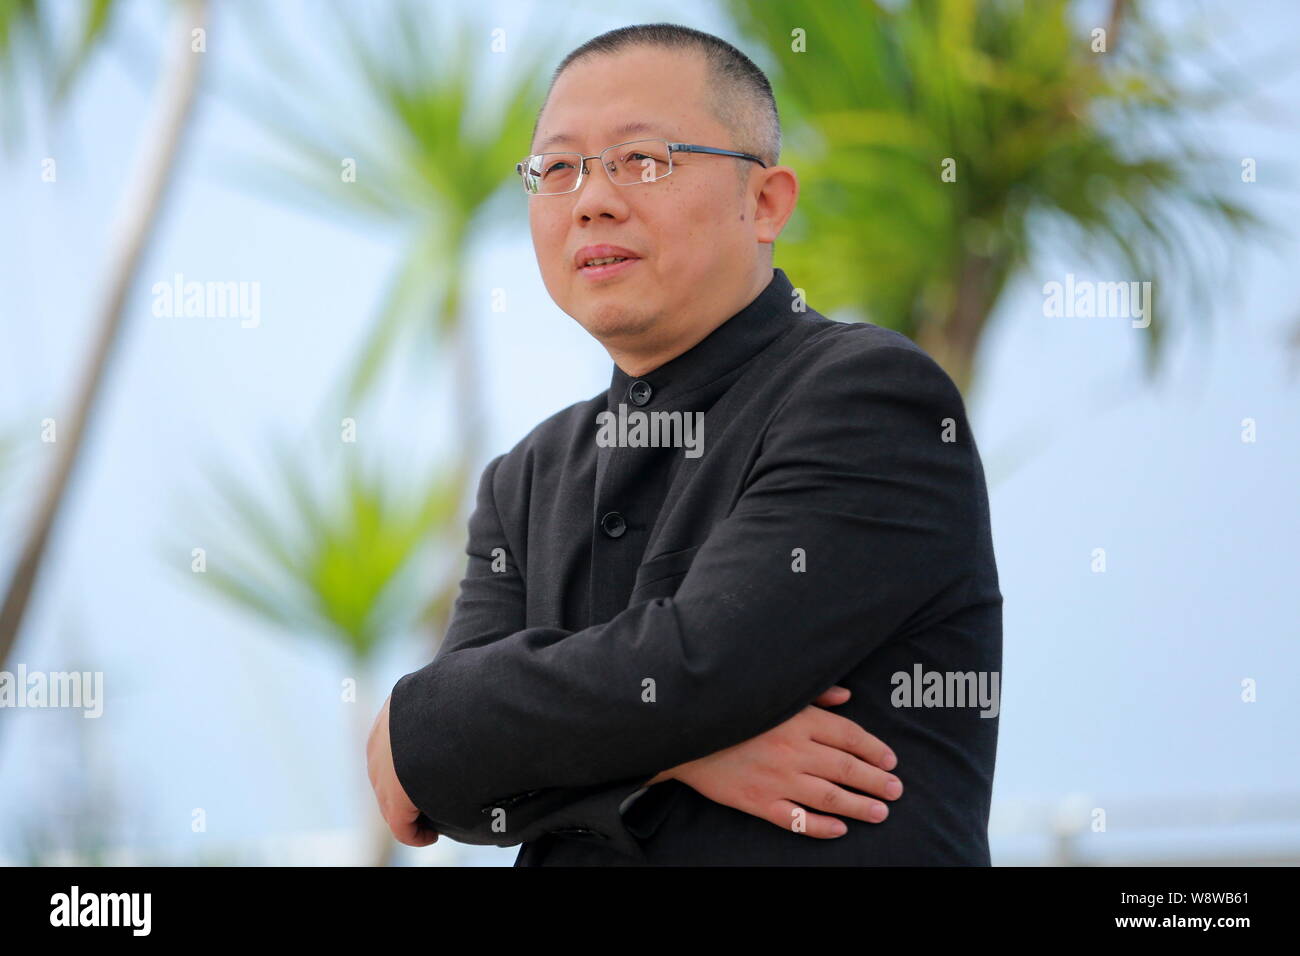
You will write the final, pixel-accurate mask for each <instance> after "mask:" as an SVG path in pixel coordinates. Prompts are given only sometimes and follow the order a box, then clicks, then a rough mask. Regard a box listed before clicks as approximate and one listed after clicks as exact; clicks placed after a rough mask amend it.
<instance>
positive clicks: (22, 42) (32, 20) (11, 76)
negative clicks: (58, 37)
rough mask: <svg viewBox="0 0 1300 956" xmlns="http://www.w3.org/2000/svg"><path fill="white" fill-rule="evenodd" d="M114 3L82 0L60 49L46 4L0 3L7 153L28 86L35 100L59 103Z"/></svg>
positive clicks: (0, 130) (0, 95) (0, 114)
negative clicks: (69, 41) (71, 34)
mask: <svg viewBox="0 0 1300 956" xmlns="http://www.w3.org/2000/svg"><path fill="white" fill-rule="evenodd" d="M119 6H120V4H118V3H116V2H115V0H88V2H86V3H84V4H81V5H79V6H78V7H77V10H76V15H79V17H80V19H79V20H78V21H77V22H76V23H75V25H74V29H75V31H76V32H75V41H74V43H73V46H72V47H71V49H62V48H60V47H59V45H58V44H57V43H56V41H55V39H54V36H55V33H56V27H55V24H54V22H53V20H54V18H53V16H52V13H51V9H50V4H48V3H42V2H40V0H0V142H3V144H4V145H5V147H6V148H7V149H12V148H13V146H14V144H15V143H16V142H17V140H18V138H19V135H20V134H21V132H22V125H23V124H22V109H23V96H24V91H25V90H26V89H27V84H28V83H34V84H35V88H36V91H37V93H38V94H39V97H40V99H42V100H46V101H48V102H49V103H50V104H51V105H54V106H58V105H60V104H62V103H63V102H64V101H65V100H66V99H67V97H68V95H69V93H70V92H71V91H72V88H73V85H74V83H75V82H76V80H77V78H78V77H79V76H80V75H81V73H82V71H83V69H84V68H85V66H86V64H87V63H88V62H89V61H90V58H91V56H92V55H93V54H94V52H95V50H96V49H97V48H98V46H99V45H100V41H102V40H103V38H104V37H105V36H106V35H107V33H108V29H109V26H110V24H111V22H112V18H113V15H114V13H115V12H116V10H117V8H118V7H119Z"/></svg>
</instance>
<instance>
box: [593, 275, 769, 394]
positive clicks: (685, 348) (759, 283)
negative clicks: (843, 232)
mask: <svg viewBox="0 0 1300 956" xmlns="http://www.w3.org/2000/svg"><path fill="white" fill-rule="evenodd" d="M773 274H774V273H773V269H772V267H771V266H770V265H764V266H760V267H759V268H758V269H756V270H755V272H754V274H753V276H752V278H751V279H750V281H749V283H748V285H747V286H746V287H745V289H744V291H742V292H741V293H740V294H738V295H737V296H735V297H733V298H732V300H731V301H730V302H729V304H727V305H726V306H724V307H723V309H722V311H721V312H719V313H716V314H714V315H713V316H711V317H709V318H708V319H706V320H703V321H697V322H692V323H690V324H689V325H687V327H686V328H684V329H679V330H676V332H675V334H673V333H672V332H669V337H668V338H667V339H663V338H659V337H656V338H655V339H653V340H650V339H649V337H648V336H642V337H641V338H640V340H639V341H636V342H627V343H617V344H616V343H612V342H606V343H604V345H605V351H607V352H608V353H609V357H610V358H611V359H613V360H614V364H615V365H617V366H618V367H619V368H621V369H622V370H623V371H624V372H626V373H627V374H628V375H631V376H632V377H633V378H639V377H640V376H642V375H646V374H649V373H650V372H653V371H654V370H655V369H657V368H659V367H660V366H661V365H667V364H668V363H669V362H671V361H672V360H673V359H675V358H677V356H679V355H683V354H685V353H686V352H689V351H690V350H691V349H693V348H694V347H695V346H696V345H698V344H699V343H700V342H702V341H704V339H706V338H707V337H708V336H709V334H710V333H711V332H713V330H714V329H716V328H717V327H718V326H720V325H722V323H724V322H726V321H727V320H728V319H730V318H731V317H732V316H733V315H735V314H736V313H737V312H739V311H740V310H741V309H743V308H744V307H745V306H747V305H749V303H751V302H753V301H754V300H755V299H757V298H758V295H759V293H760V292H762V291H763V290H764V289H766V288H767V284H768V283H769V282H771V281H772V276H773ZM651 334H653V333H651Z"/></svg>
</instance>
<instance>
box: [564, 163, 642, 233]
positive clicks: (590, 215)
mask: <svg viewBox="0 0 1300 956" xmlns="http://www.w3.org/2000/svg"><path fill="white" fill-rule="evenodd" d="M587 169H588V172H587V175H586V176H585V177H583V183H582V188H581V189H579V190H578V199H577V201H576V202H574V204H573V218H574V219H575V220H576V221H578V222H589V221H590V220H592V219H597V218H606V219H613V220H616V221H617V220H621V219H625V218H627V214H628V209H629V206H628V203H627V196H626V193H627V190H628V188H629V187H625V186H618V185H615V183H614V181H613V180H612V179H610V178H609V174H608V173H607V172H606V171H605V169H604V167H603V166H602V165H601V162H600V160H599V159H589V160H587Z"/></svg>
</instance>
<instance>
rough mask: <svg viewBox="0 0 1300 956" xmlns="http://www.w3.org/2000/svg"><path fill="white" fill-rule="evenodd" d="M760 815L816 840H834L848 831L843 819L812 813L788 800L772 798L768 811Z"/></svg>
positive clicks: (777, 824)
mask: <svg viewBox="0 0 1300 956" xmlns="http://www.w3.org/2000/svg"><path fill="white" fill-rule="evenodd" d="M760 816H761V817H762V818H763V819H764V820H766V821H768V822H769V823H772V824H775V825H776V826H778V827H780V828H781V829H782V830H789V831H790V832H791V833H798V834H799V835H800V836H810V837H812V838H813V839H816V840H834V839H835V838H836V837H842V836H844V834H845V833H846V832H847V831H848V828H847V827H846V826H845V824H844V821H843V820H838V819H836V818H835V817H826V816H822V815H821V814H820V813H813V812H811V811H810V810H808V809H807V808H806V807H801V806H799V805H798V804H797V803H793V802H792V801H790V800H774V801H773V802H772V805H771V807H770V808H769V810H768V812H766V813H763V814H760Z"/></svg>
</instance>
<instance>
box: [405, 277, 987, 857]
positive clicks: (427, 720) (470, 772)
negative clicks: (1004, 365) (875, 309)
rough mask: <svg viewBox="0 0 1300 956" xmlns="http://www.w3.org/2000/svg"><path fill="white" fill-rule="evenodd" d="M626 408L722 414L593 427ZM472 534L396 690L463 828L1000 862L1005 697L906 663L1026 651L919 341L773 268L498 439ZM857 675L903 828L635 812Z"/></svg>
mask: <svg viewBox="0 0 1300 956" xmlns="http://www.w3.org/2000/svg"><path fill="white" fill-rule="evenodd" d="M620 404H622V405H624V406H625V408H624V410H623V412H624V415H625V418H624V420H625V422H626V421H631V420H632V418H634V416H628V415H627V413H630V412H632V411H638V410H639V411H642V412H681V413H684V414H693V413H702V414H703V425H704V428H703V441H702V443H698V444H697V445H696V446H695V448H694V449H692V448H689V447H688V448H683V447H627V446H616V447H610V446H609V445H610V442H609V438H610V435H611V434H613V433H612V432H610V431H606V432H605V438H604V439H602V440H601V441H600V442H598V440H597V436H598V426H599V425H600V424H601V422H600V421H599V420H598V417H597V416H598V413H601V412H612V413H615V414H618V413H619V405H620ZM679 420H680V421H685V419H684V418H683V419H679ZM694 420H695V419H692V421H694ZM659 421H660V422H665V423H669V424H671V423H672V420H671V419H668V418H661V419H659ZM651 434H654V435H655V436H656V437H657V438H660V439H662V440H664V441H667V440H669V439H671V438H673V437H674V436H675V437H676V438H677V439H678V440H679V441H682V442H685V441H686V440H687V437H688V436H687V433H685V432H678V433H673V434H669V433H668V432H666V431H665V432H652V433H651ZM627 436H628V438H627V440H628V442H629V443H630V442H632V441H635V440H636V437H635V433H634V432H632V431H628V432H627ZM643 438H644V436H643ZM647 440H649V439H647ZM695 440H696V441H697V442H698V436H696V437H695ZM701 451H702V454H701V453H700V452H701ZM467 550H468V553H469V564H468V570H467V573H466V576H465V579H464V581H463V582H462V584H461V591H460V595H459V597H458V599H457V602H456V606H455V610H454V613H453V619H452V622H451V625H450V628H449V632H448V634H447V636H446V639H445V641H444V644H443V646H442V647H441V649H440V650H439V653H438V654H437V656H436V657H435V658H434V660H433V661H432V662H431V663H429V664H428V665H426V666H425V667H423V668H421V669H420V670H418V671H415V672H414V673H411V674H408V675H406V676H405V677H403V678H402V679H401V680H400V681H398V683H397V684H396V686H395V687H394V688H393V693H392V701H391V704H390V731H391V738H392V746H393V760H394V765H395V768H396V772H397V776H398V779H399V780H400V781H401V782H402V785H403V786H404V787H405V789H406V791H407V793H408V794H409V795H410V797H411V799H412V800H413V801H414V802H415V804H416V805H417V806H418V807H420V809H421V811H422V812H423V813H424V814H425V815H426V816H427V817H428V818H429V820H430V821H432V824H433V825H434V826H435V827H436V828H437V829H438V830H439V831H440V832H442V833H444V834H446V835H447V836H449V837H451V838H452V839H455V840H458V841H461V842H466V843H476V844H495V845H500V846H509V845H514V844H517V843H521V842H522V843H523V844H524V846H523V848H522V850H521V851H520V854H519V857H518V859H517V860H516V865H517V866H530V865H532V866H536V865H547V866H550V865H568V864H589V865H618V864H637V863H641V864H644V863H652V864H805V865H818V864H820V865H827V864H830V865H843V864H857V865H874V864H987V863H988V862H989V854H988V840H987V824H988V811H989V797H990V792H991V789H992V784H993V767H994V758H995V753H996V745H997V727H998V718H997V716H996V710H993V709H992V708H981V706H980V705H978V704H976V703H975V702H974V701H970V700H968V701H966V702H965V705H959V706H954V701H953V700H952V699H949V700H948V701H947V703H948V705H949V706H944V707H936V706H916V704H918V703H920V702H921V698H920V690H919V689H917V691H916V697H915V698H913V696H912V695H911V693H910V692H909V693H908V694H906V695H904V694H902V692H901V691H900V688H899V684H900V678H899V677H897V676H896V675H898V674H906V675H908V677H909V679H910V678H912V677H913V676H918V675H925V674H927V673H928V672H938V673H939V674H940V675H953V674H957V675H967V676H968V677H979V676H980V675H983V677H984V678H986V679H987V678H988V676H989V675H991V674H996V673H997V672H998V671H999V670H1000V667H1001V654H1002V595H1001V593H1000V592H999V589H998V578H997V569H996V565H995V563H994V555H993V547H992V541H991V535H990V530H989V513H988V496H987V492H986V489H985V484H984V474H983V469H982V466H981V464H980V459H979V455H978V452H977V451H976V447H975V442H974V440H973V438H972V436H971V433H970V427H969V425H968V424H967V420H966V414H965V409H964V406H963V402H962V399H961V396H960V394H959V392H958V391H957V389H956V388H955V387H954V385H953V383H952V381H951V380H950V379H949V377H948V376H947V375H946V374H945V373H944V372H943V371H942V370H941V369H940V367H939V366H938V365H937V364H936V363H935V362H934V361H933V360H932V359H931V358H930V357H929V356H928V355H926V354H925V353H924V352H923V351H922V350H921V349H919V348H918V347H917V346H916V345H914V344H913V343H912V342H911V341H910V340H909V339H907V338H906V337H905V336H903V335H900V334H899V333H897V332H893V331H889V330H885V329H882V328H879V327H877V326H874V325H871V324H847V323H840V322H832V321H829V320H828V319H826V318H825V317H823V316H822V315H820V314H818V313H817V312H815V311H813V310H811V309H805V308H803V306H802V297H801V296H800V295H798V294H796V290H794V289H793V288H792V286H791V284H790V282H789V280H788V279H787V278H786V276H785V274H784V273H783V272H782V271H781V270H780V269H776V270H774V273H773V278H772V281H771V282H770V284H769V285H768V286H767V288H766V289H765V290H764V291H763V292H762V293H761V294H760V295H759V296H758V298H757V299H755V300H754V301H753V302H752V303H751V304H750V305H748V306H747V307H746V308H744V309H743V310H741V312H739V313H738V314H737V315H735V316H733V317H732V318H731V319H729V320H728V321H727V322H725V323H723V324H722V325H721V326H720V327H719V328H718V329H717V330H716V331H714V332H713V333H712V334H711V335H709V336H708V337H707V338H706V339H704V340H703V341H702V342H700V343H699V344H698V345H696V346H695V347H694V348H692V349H691V350H689V351H688V352H686V353H684V354H683V355H681V356H679V357H678V358H676V359H673V360H672V361H670V362H668V363H667V364H665V365H663V366H662V367H660V368H658V369H656V370H655V371H653V372H650V373H649V374H647V375H644V376H642V377H641V378H639V379H635V380H634V379H632V378H631V377H630V376H628V375H627V374H625V373H624V372H623V371H622V370H621V369H619V368H617V367H615V368H614V372H613V380H612V382H611V385H610V388H609V391H608V392H607V393H605V394H602V395H599V396H597V397H595V398H593V399H591V400H590V401H586V402H580V403H578V404H576V405H573V406H570V407H569V408H566V409H565V410H563V411H561V412H559V413H558V414H556V415H553V416H551V417H550V418H548V419H547V420H546V421H544V422H542V423H541V424H540V425H538V426H537V428H535V429H534V430H533V431H532V432H531V433H530V434H529V435H528V436H527V437H525V438H524V439H523V440H522V441H521V442H520V443H519V444H518V445H516V446H515V447H514V448H513V449H512V450H511V451H510V452H508V453H507V454H505V455H502V456H501V457H499V458H496V459H495V460H493V461H492V462H491V463H490V464H489V465H488V467H487V469H486V470H485V471H484V473H483V477H482V481H481V483H480V487H479V491H478V502H477V506H476V508H475V510H474V513H473V516H472V518H471V519H470V524H469V545H468V548H467ZM940 679H942V677H941V678H940ZM952 680H953V679H952V678H951V677H949V681H950V682H951V681H952ZM958 682H960V677H959V678H958ZM837 683H838V684H841V685H843V686H846V687H848V688H849V689H850V690H851V691H852V692H853V693H852V698H851V700H850V701H849V702H848V703H846V704H843V705H840V706H839V707H836V708H834V709H833V712H835V713H838V714H842V715H844V716H846V717H849V718H851V719H853V720H855V721H856V722H858V723H859V724H861V725H862V726H863V727H864V728H866V729H867V730H868V731H870V732H871V733H873V734H875V735H876V736H878V737H880V738H881V739H882V740H883V741H884V742H885V743H886V744H887V745H888V746H889V747H890V748H892V749H893V751H894V752H895V754H897V756H898V766H897V768H896V770H895V771H894V772H895V773H896V774H897V775H898V777H899V778H900V779H901V780H902V781H903V786H904V793H903V796H902V797H901V798H900V799H898V800H895V801H891V802H890V804H889V806H890V814H889V817H888V819H886V820H885V821H884V822H883V823H865V822H861V821H855V820H846V823H847V825H848V828H849V829H848V833H847V834H846V835H844V836H842V837H839V838H836V839H831V840H821V839H815V838H813V837H809V836H807V835H805V834H803V833H796V832H791V831H787V830H785V829H782V828H780V827H777V826H775V825H773V824H771V823H769V822H767V821H765V820H760V819H758V818H757V817H753V816H750V815H748V814H745V813H742V812H740V811H738V810H734V809H731V808H730V807H725V806H722V805H720V804H716V803H714V802H712V801H711V800H709V799H707V798H705V797H703V796H701V795H699V794H698V793H696V792H695V791H694V790H692V789H691V788H689V787H687V786H686V785H684V784H681V783H679V782H677V781H668V782H666V783H661V784H657V785H656V786H654V787H651V788H650V789H649V790H648V791H647V792H645V794H644V795H643V796H640V797H639V799H636V800H634V801H632V803H631V805H630V808H629V809H627V811H626V813H625V814H624V813H622V812H620V807H621V806H623V805H624V803H625V801H627V800H628V799H629V798H630V797H632V796H633V795H634V794H636V793H637V792H638V791H640V790H641V788H642V786H643V784H644V783H645V782H646V781H647V780H649V779H650V778H651V777H653V776H654V775H655V774H657V773H658V772H660V771H661V770H664V769H665V768H669V767H673V766H676V765H677V764H680V763H683V762H684V761H687V760H692V759H695V758H697V757H701V756H704V755H706V754H710V753H713V752H715V751H717V750H720V749H722V748H724V747H728V746H731V745H733V744H736V743H739V742H741V741H744V740H748V739H749V738H751V737H754V736H755V735H757V734H760V733H762V732H763V731H766V730H768V729H770V728H772V727H774V726H776V725H778V724H780V723H782V722H784V721H785V720H787V719H788V718H790V717H791V716H793V715H794V714H796V713H798V712H799V711H800V710H801V709H803V708H804V707H806V706H807V705H808V704H810V703H811V702H812V701H813V699H814V698H816V697H817V696H818V695H819V694H820V693H821V692H823V691H825V690H826V689H827V688H828V687H830V686H831V685H832V684H837ZM953 686H955V685H953ZM965 686H967V687H971V686H973V685H969V684H967V685H965ZM929 699H930V700H934V699H935V698H933V697H930V698H929ZM901 704H908V705H909V706H901ZM981 712H983V713H984V716H981ZM817 812H821V811H817Z"/></svg>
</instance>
